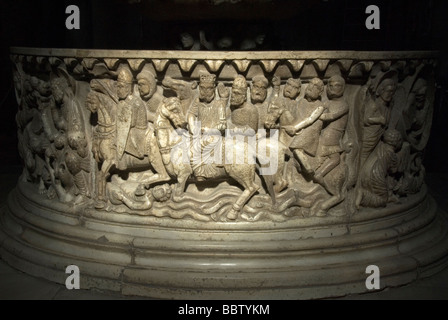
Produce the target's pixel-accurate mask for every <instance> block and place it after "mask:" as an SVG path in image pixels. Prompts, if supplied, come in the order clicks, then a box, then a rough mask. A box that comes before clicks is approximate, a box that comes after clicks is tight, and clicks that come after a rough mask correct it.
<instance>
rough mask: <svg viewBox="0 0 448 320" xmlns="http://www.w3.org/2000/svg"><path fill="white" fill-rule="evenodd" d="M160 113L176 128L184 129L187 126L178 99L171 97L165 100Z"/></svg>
mask: <svg viewBox="0 0 448 320" xmlns="http://www.w3.org/2000/svg"><path fill="white" fill-rule="evenodd" d="M159 113H160V114H161V115H162V116H163V117H165V118H166V119H168V120H169V121H170V122H171V123H172V124H173V125H174V127H175V128H176V129H177V128H181V129H184V128H185V127H186V126H187V121H186V120H185V116H184V114H183V112H182V106H181V103H180V100H179V98H178V97H170V98H165V99H163V102H162V104H161V105H160V110H159Z"/></svg>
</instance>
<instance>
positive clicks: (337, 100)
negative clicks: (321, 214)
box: [314, 75, 349, 184]
mask: <svg viewBox="0 0 448 320" xmlns="http://www.w3.org/2000/svg"><path fill="white" fill-rule="evenodd" d="M344 89H345V80H344V78H342V77H341V76H338V75H336V76H332V77H331V78H330V79H329V80H328V85H327V97H328V99H330V100H329V101H328V102H327V103H325V105H324V108H325V111H324V113H322V115H321V116H320V118H319V119H320V120H322V121H323V122H324V127H323V129H322V132H321V134H320V137H319V146H318V148H317V156H318V157H325V158H326V159H325V161H324V162H323V164H322V165H321V166H320V167H319V168H318V169H317V170H316V172H315V174H314V180H315V181H316V182H318V183H320V184H323V183H324V182H323V178H324V177H325V175H326V174H327V173H328V172H330V171H331V170H332V169H334V168H335V167H336V166H337V165H338V164H339V163H340V161H341V159H340V158H341V152H342V148H341V139H342V136H343V135H344V132H345V128H346V126H347V120H348V110H349V106H348V103H347V101H346V100H345V99H344V97H343V95H344Z"/></svg>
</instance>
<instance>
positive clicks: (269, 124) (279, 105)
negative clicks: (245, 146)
mask: <svg viewBox="0 0 448 320" xmlns="http://www.w3.org/2000/svg"><path fill="white" fill-rule="evenodd" d="M283 111H285V105H284V102H283V99H282V98H280V97H278V98H276V99H274V100H272V101H271V102H270V103H269V106H268V111H267V115H266V121H265V123H264V125H265V127H266V128H268V129H278V128H279V124H278V123H277V121H278V119H279V118H280V117H281V115H282V114H283Z"/></svg>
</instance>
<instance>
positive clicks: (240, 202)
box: [225, 164, 260, 220]
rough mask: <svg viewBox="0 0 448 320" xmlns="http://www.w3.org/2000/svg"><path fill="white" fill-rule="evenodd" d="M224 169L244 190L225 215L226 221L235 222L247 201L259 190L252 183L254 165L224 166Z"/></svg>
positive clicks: (258, 187)
mask: <svg viewBox="0 0 448 320" xmlns="http://www.w3.org/2000/svg"><path fill="white" fill-rule="evenodd" d="M225 168H226V171H227V173H228V174H229V176H230V177H232V178H233V179H235V180H236V181H237V182H238V183H239V184H240V185H241V186H242V187H243V188H244V191H243V193H242V194H241V196H239V198H238V199H237V200H236V201H235V203H234V204H233V206H232V209H231V210H230V211H229V213H228V214H227V219H230V220H235V219H236V218H237V217H238V213H239V212H240V211H241V209H242V208H243V207H244V205H245V204H246V203H247V201H249V199H250V198H251V197H252V195H253V194H254V193H255V192H257V191H258V189H260V186H258V185H256V184H255V182H254V180H255V179H254V177H255V165H251V164H240V165H230V166H226V167H225Z"/></svg>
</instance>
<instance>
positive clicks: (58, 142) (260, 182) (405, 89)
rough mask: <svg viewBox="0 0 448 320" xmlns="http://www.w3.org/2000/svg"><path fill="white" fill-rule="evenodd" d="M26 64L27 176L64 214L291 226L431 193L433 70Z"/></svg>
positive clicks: (22, 107)
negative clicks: (427, 171) (427, 151)
mask: <svg viewBox="0 0 448 320" xmlns="http://www.w3.org/2000/svg"><path fill="white" fill-rule="evenodd" d="M12 60H13V62H14V65H15V69H14V83H15V90H16V96H17V101H18V105H19V109H18V113H17V117H16V120H17V126H18V135H19V151H20V155H21V157H22V159H23V161H24V174H23V176H22V178H23V179H24V180H25V181H26V183H29V184H32V185H35V186H36V192H38V193H40V194H41V195H42V197H47V198H52V199H55V200H59V201H60V202H62V203H68V204H79V205H80V207H83V208H85V209H86V210H90V209H96V210H106V211H113V212H118V213H123V214H130V215H142V216H155V217H160V218H163V217H171V218H175V219H195V220H199V221H218V222H220V221H235V222H239V221H258V220H260V221H262V220H267V221H287V220H290V219H303V218H307V217H311V216H318V217H325V216H343V215H351V214H362V213H363V210H364V209H363V208H365V207H373V208H377V207H383V206H388V205H390V204H391V203H397V202H398V203H399V202H400V200H401V199H403V198H405V197H409V196H412V194H415V193H418V192H419V190H420V189H421V187H422V185H423V183H424V167H423V165H422V161H423V156H424V148H425V146H426V143H427V141H428V135H429V131H430V126H431V118H432V97H433V90H434V89H433V88H434V83H433V78H432V63H433V61H431V60H418V61H412V63H411V62H409V61H402V60H398V59H390V60H384V59H376V60H375V59H373V60H362V59H358V60H356V59H352V58H349V57H348V58H346V59H343V58H334V59H331V58H329V59H326V58H323V59H306V58H305V59H301V57H300V56H298V57H297V58H294V57H287V56H285V58H281V59H270V58H269V57H268V58H266V59H253V60H247V59H240V58H238V57H237V58H226V57H225V56H223V57H222V58H217V59H214V60H213V59H212V60H210V59H200V58H198V56H196V55H194V54H193V55H188V54H187V55H186V56H185V57H184V58H183V59H181V58H172V59H171V58H170V59H166V57H164V56H163V55H161V56H160V57H156V58H140V57H136V58H132V59H131V58H129V59H128V58H117V59H115V58H95V57H94V58H73V57H62V56H61V57H51V58H42V59H38V57H37V58H36V57H34V56H27V57H25V56H21V55H13V56H12ZM36 61H40V62H38V63H37V62H36ZM411 64H412V65H411Z"/></svg>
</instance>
